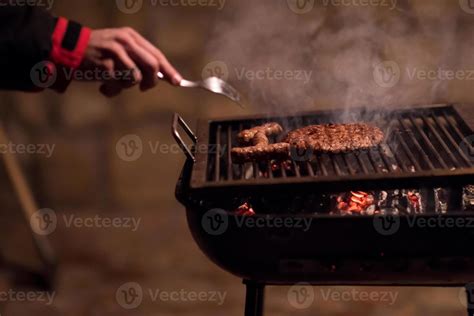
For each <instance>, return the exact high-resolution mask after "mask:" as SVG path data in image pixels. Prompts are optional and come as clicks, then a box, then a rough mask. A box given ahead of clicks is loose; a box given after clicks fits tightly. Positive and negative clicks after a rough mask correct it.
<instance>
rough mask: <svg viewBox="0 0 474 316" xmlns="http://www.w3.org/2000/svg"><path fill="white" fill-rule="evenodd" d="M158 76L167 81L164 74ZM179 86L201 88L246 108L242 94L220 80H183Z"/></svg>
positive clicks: (212, 78)
mask: <svg viewBox="0 0 474 316" xmlns="http://www.w3.org/2000/svg"><path fill="white" fill-rule="evenodd" d="M157 75H158V78H160V79H162V80H164V79H165V76H164V75H163V73H161V72H159V73H158V74H157ZM179 86H180V87H183V88H201V89H204V90H208V91H210V92H213V93H216V94H220V95H223V96H226V97H227V98H229V99H231V100H232V101H234V102H235V103H237V104H238V105H239V106H240V107H241V108H244V105H243V103H242V97H241V96H240V93H239V92H238V91H237V90H236V89H235V88H234V87H232V86H231V85H230V84H228V83H227V82H225V81H224V80H222V79H220V78H217V77H209V78H206V79H204V80H201V81H189V80H184V79H183V80H181V82H180V83H179Z"/></svg>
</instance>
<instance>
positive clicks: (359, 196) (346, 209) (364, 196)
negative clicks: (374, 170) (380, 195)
mask: <svg viewBox="0 0 474 316" xmlns="http://www.w3.org/2000/svg"><path fill="white" fill-rule="evenodd" d="M376 211H377V206H376V203H375V196H374V195H373V194H370V193H367V192H363V191H352V192H350V193H342V194H340V195H338V196H336V210H335V211H334V212H332V214H339V215H374V214H375V213H376Z"/></svg>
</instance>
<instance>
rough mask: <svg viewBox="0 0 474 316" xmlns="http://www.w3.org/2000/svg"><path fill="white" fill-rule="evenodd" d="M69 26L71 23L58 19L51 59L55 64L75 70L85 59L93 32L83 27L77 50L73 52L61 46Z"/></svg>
mask: <svg viewBox="0 0 474 316" xmlns="http://www.w3.org/2000/svg"><path fill="white" fill-rule="evenodd" d="M68 24H69V22H68V20H66V19H65V18H62V17H60V18H58V21H57V23H56V27H55V29H54V32H53V36H52V44H53V45H52V49H51V54H50V59H51V61H52V62H53V63H56V64H59V65H63V66H66V67H70V68H73V69H75V68H77V67H79V66H80V64H81V62H82V60H83V58H84V53H85V51H86V48H87V45H88V43H89V38H90V34H91V30H90V29H89V28H87V27H82V29H81V33H80V35H79V39H78V41H77V44H76V47H75V49H74V50H73V51H69V50H67V49H64V48H63V47H62V46H61V43H62V42H63V39H64V35H65V33H66V31H67V27H68Z"/></svg>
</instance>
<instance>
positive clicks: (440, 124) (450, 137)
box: [431, 114, 471, 166]
mask: <svg viewBox="0 0 474 316" xmlns="http://www.w3.org/2000/svg"><path fill="white" fill-rule="evenodd" d="M431 117H432V118H433V120H434V121H435V122H436V124H437V125H438V126H439V127H440V128H441V130H442V131H443V133H444V135H445V136H446V138H447V139H448V140H449V142H450V143H451V145H453V146H454V148H456V151H457V152H458V153H459V155H460V156H461V157H462V159H464V162H466V164H467V165H468V166H471V161H470V160H469V158H468V157H467V156H466V154H465V153H464V151H463V150H462V149H461V148H460V147H459V145H458V144H457V143H456V141H455V140H454V138H453V137H452V136H451V134H450V133H449V132H448V130H447V129H446V127H444V124H443V123H442V122H441V121H440V120H439V119H438V117H437V116H435V115H434V114H431Z"/></svg>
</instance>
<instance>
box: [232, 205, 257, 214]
mask: <svg viewBox="0 0 474 316" xmlns="http://www.w3.org/2000/svg"><path fill="white" fill-rule="evenodd" d="M235 215H237V216H253V215H255V211H254V210H253V209H252V207H251V206H250V204H249V203H247V202H245V203H244V204H242V205H241V206H239V207H238V208H237V209H236V210H235Z"/></svg>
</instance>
